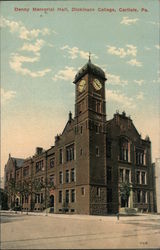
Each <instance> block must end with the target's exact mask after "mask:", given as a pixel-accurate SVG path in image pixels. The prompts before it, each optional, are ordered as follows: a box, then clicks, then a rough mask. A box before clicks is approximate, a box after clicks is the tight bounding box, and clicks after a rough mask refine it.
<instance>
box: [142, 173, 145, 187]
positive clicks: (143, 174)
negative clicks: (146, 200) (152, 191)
mask: <svg viewBox="0 0 160 250" xmlns="http://www.w3.org/2000/svg"><path fill="white" fill-rule="evenodd" d="M141 178H142V182H141V183H142V184H143V185H144V184H146V182H145V179H146V173H145V172H142V173H141Z"/></svg>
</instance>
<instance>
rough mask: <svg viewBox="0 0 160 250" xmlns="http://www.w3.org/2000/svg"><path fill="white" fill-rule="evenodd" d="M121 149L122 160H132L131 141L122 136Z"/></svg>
mask: <svg viewBox="0 0 160 250" xmlns="http://www.w3.org/2000/svg"><path fill="white" fill-rule="evenodd" d="M119 147H120V148H119V151H120V157H119V159H120V160H121V161H127V162H128V161H130V143H129V141H128V140H127V139H126V138H120V143H119Z"/></svg>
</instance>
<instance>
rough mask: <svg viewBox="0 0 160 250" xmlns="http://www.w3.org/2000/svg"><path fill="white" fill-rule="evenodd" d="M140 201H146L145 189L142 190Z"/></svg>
mask: <svg viewBox="0 0 160 250" xmlns="http://www.w3.org/2000/svg"><path fill="white" fill-rule="evenodd" d="M142 202H143V203H146V191H143V192H142Z"/></svg>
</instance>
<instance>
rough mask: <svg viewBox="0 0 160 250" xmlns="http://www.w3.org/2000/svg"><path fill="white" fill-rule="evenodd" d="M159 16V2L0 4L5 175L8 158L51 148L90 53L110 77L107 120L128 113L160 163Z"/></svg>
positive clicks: (2, 141)
mask: <svg viewBox="0 0 160 250" xmlns="http://www.w3.org/2000/svg"><path fill="white" fill-rule="evenodd" d="M33 8H46V10H45V11H43V10H42V11H33ZM47 8H48V9H47ZM58 8H59V9H60V8H61V10H58ZM62 8H63V10H66V11H62ZM66 8H67V9H66ZM72 8H77V9H78V8H85V10H84V11H72V10H73V9H72ZM128 8H131V9H133V8H134V9H136V10H137V11H130V9H129V10H127V9H128ZM18 9H19V10H18ZM22 9H23V10H22ZM27 9H28V11H26V10H27ZM53 9H54V10H53ZM86 9H90V11H86ZM104 10H106V11H104ZM109 10H110V11H109ZM159 16H160V14H159V1H158V0H143V1H138V0H137V1H136V0H134V1H128V0H122V1H121V0H120V1H118V0H117V1H116V0H114V1H101V0H99V1H91V0H88V1H48V2H47V1H45V2H44V1H43V2H40V1H38V2H34V1H30V2H27V1H12V2H1V175H2V176H3V171H4V165H5V163H6V162H7V160H8V155H9V153H11V155H12V156H14V157H19V158H26V157H29V156H32V155H34V153H35V148H36V147H37V146H41V147H43V148H44V149H48V148H49V147H50V146H52V145H54V137H55V135H56V134H57V133H61V132H62V131H63V128H64V127H65V124H66V122H67V120H68V113H69V111H72V113H73V115H74V103H75V85H74V84H73V81H74V77H75V74H76V73H77V71H78V70H79V69H80V68H81V67H82V66H83V65H84V64H86V62H87V61H88V54H89V52H91V61H92V63H94V64H96V65H98V66H99V67H101V68H102V69H103V70H104V71H105V74H106V77H107V82H106V100H107V102H106V111H107V119H111V118H112V117H113V114H114V113H115V112H116V111H117V110H118V111H119V112H120V113H121V112H122V111H125V112H126V115H127V116H128V115H130V116H131V119H132V120H133V123H134V125H135V126H136V128H137V130H138V131H139V133H140V134H141V135H142V138H145V137H146V135H149V137H150V139H151V142H152V161H153V162H154V161H155V159H156V158H158V157H160V108H159V107H160V103H159V99H160V77H159V75H160V71H159V54H160V46H159V21H160V20H159Z"/></svg>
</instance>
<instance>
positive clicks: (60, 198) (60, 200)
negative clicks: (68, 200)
mask: <svg viewBox="0 0 160 250" xmlns="http://www.w3.org/2000/svg"><path fill="white" fill-rule="evenodd" d="M59 203H62V191H61V190H60V191H59Z"/></svg>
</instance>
